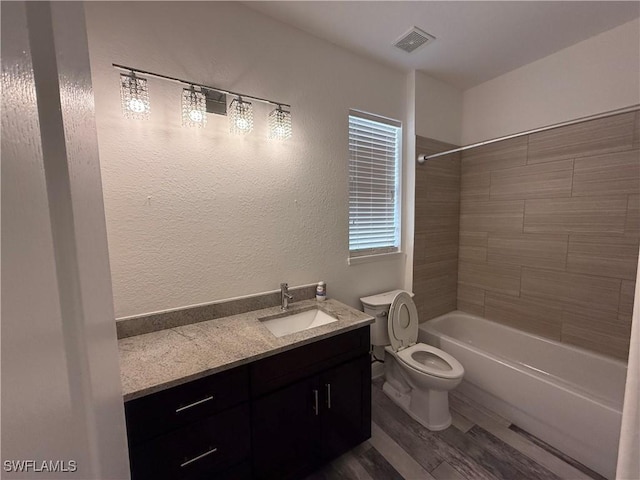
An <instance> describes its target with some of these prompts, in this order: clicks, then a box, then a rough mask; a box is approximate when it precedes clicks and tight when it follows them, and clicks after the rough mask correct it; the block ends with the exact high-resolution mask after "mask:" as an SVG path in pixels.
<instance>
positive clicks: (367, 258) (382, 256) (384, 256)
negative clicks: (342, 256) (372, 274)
mask: <svg viewBox="0 0 640 480" xmlns="http://www.w3.org/2000/svg"><path fill="white" fill-rule="evenodd" d="M400 255H404V254H403V253H402V252H389V253H378V254H375V255H362V256H361V257H349V258H347V265H359V264H361V263H371V262H380V261H382V260H392V259H393V258H394V257H399V256H400Z"/></svg>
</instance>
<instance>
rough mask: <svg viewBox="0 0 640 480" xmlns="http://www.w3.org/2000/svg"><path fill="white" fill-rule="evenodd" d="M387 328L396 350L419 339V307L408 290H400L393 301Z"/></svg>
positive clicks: (392, 346) (408, 345) (392, 345)
mask: <svg viewBox="0 0 640 480" xmlns="http://www.w3.org/2000/svg"><path fill="white" fill-rule="evenodd" d="M387 329H388V331H389V340H390V341H391V348H393V350H394V351H396V352H397V351H399V350H402V349H403V348H407V347H410V346H411V345H413V344H415V343H416V341H417V340H418V309H417V308H416V304H415V303H413V300H412V299H411V295H409V294H408V293H407V292H404V291H401V292H399V293H398V294H397V295H396V296H395V297H394V299H393V301H392V302H391V306H390V307H389V317H388V321H387Z"/></svg>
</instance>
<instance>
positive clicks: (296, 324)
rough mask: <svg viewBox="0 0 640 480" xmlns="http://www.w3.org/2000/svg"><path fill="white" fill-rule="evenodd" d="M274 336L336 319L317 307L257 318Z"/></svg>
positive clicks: (280, 335) (335, 320) (317, 325)
mask: <svg viewBox="0 0 640 480" xmlns="http://www.w3.org/2000/svg"><path fill="white" fill-rule="evenodd" d="M259 320H260V321H261V322H262V324H263V325H264V326H265V327H267V328H268V329H269V331H270V332H271V333H273V334H274V335H275V336H276V337H283V336H285V335H289V334H291V333H296V332H301V331H303V330H309V329H310V328H315V327H319V326H321V325H326V324H328V323H333V322H337V321H338V319H337V318H334V317H332V316H331V315H328V314H327V313H325V312H323V311H322V310H320V309H318V308H312V309H310V310H303V311H301V312H297V313H279V314H277V315H273V316H271V317H265V318H260V319H259Z"/></svg>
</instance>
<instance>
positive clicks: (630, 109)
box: [417, 103, 640, 165]
mask: <svg viewBox="0 0 640 480" xmlns="http://www.w3.org/2000/svg"><path fill="white" fill-rule="evenodd" d="M635 110H640V103H639V104H636V105H632V106H630V107H624V108H618V109H616V110H609V111H608V112H603V113H598V114H595V115H588V116H586V117H580V118H576V119H575V120H569V121H566V122H561V123H555V124H553V125H549V126H547V127H540V128H534V129H532V130H527V131H525V132H519V133H514V134H511V135H505V136H504V137H499V138H493V139H491V140H485V141H484V142H478V143H473V144H471V145H466V146H464V147H458V148H454V149H452V150H447V151H446V152H440V153H434V154H432V155H427V154H426V153H421V154H419V155H418V158H417V160H418V163H419V164H420V165H422V164H423V163H424V162H425V161H426V160H431V159H432V158H436V157H442V156H444V155H449V154H451V153H456V152H462V151H463V150H469V149H470V148H475V147H481V146H482V145H488V144H490V143H495V142H501V141H502V140H509V139H510V138H516V137H521V136H523V135H530V134H532V133H538V132H544V131H545V130H551V129H553V128H558V127H565V126H567V125H573V124H575V123H581V122H586V121H587V120H596V119H598V118H604V117H610V116H612V115H618V114H620V113H628V112H633V111H635Z"/></svg>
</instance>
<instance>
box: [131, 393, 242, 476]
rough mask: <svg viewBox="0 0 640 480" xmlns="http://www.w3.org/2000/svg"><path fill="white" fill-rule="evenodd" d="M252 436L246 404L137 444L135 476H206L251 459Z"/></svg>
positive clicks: (133, 464)
mask: <svg viewBox="0 0 640 480" xmlns="http://www.w3.org/2000/svg"><path fill="white" fill-rule="evenodd" d="M250 438H251V437H250V428H249V404H248V403H245V404H243V405H240V406H239V407H235V408H233V409H231V410H227V411H225V412H222V413H219V414H217V415H214V416H212V417H209V418H207V419H204V420H202V421H201V422H198V423H197V424H195V425H192V426H190V427H185V428H181V429H179V430H176V431H174V432H172V433H170V434H167V435H162V436H160V437H157V438H155V439H153V440H149V441H148V442H145V443H142V444H140V445H138V446H136V447H133V448H132V449H131V473H132V479H133V480H146V479H153V480H162V479H171V480H178V479H192V478H202V477H205V478H206V476H207V475H208V474H211V475H213V474H215V473H217V472H223V471H224V470H226V469H228V468H229V467H231V466H233V465H236V464H239V463H240V462H242V461H243V460H245V459H247V458H248V457H249V453H250ZM210 478H213V477H210Z"/></svg>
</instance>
